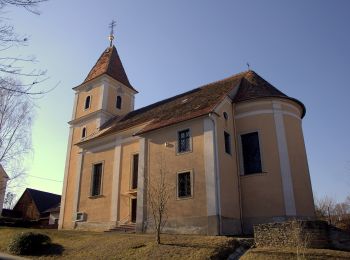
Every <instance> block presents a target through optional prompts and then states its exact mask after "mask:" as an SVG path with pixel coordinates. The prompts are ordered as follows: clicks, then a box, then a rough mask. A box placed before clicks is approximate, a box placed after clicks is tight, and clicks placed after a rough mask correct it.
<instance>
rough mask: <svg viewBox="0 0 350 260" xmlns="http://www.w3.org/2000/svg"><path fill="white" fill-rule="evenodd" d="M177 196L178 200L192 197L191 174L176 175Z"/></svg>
mask: <svg viewBox="0 0 350 260" xmlns="http://www.w3.org/2000/svg"><path fill="white" fill-rule="evenodd" d="M177 196H178V197H179V198H187V197H191V196H192V184H191V172H182V173H178V175H177Z"/></svg>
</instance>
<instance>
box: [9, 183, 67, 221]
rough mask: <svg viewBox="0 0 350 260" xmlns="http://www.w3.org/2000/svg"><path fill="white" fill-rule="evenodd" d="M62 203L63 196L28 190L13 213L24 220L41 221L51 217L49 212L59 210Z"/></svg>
mask: <svg viewBox="0 0 350 260" xmlns="http://www.w3.org/2000/svg"><path fill="white" fill-rule="evenodd" d="M60 202H61V195H58V194H53V193H49V192H45V191H40V190H34V189H30V188H26V190H25V191H24V192H23V194H22V196H21V197H20V199H19V200H18V202H17V204H16V205H15V206H14V208H13V211H15V212H17V213H18V214H19V215H20V217H21V218H23V219H24V220H41V219H43V218H46V217H47V215H49V214H48V210H50V209H52V208H57V206H58V205H59V203H60ZM47 224H48V223H47Z"/></svg>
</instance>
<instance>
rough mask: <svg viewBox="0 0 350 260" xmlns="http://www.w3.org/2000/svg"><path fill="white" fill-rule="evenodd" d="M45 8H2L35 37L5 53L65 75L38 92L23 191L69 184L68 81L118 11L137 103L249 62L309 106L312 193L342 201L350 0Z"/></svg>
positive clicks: (82, 0)
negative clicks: (66, 172) (32, 59)
mask: <svg viewBox="0 0 350 260" xmlns="http://www.w3.org/2000/svg"><path fill="white" fill-rule="evenodd" d="M39 10H40V11H41V15H34V14H32V13H30V12H28V11H26V10H24V9H20V8H8V9H7V10H6V11H7V12H6V13H5V14H4V15H5V16H6V17H7V18H9V23H12V24H13V25H14V27H15V30H16V31H17V32H18V33H19V34H23V35H27V36H29V43H28V46H27V47H20V48H15V49H12V50H8V55H13V54H15V55H18V54H21V55H35V56H36V58H37V60H38V61H39V62H37V63H35V64H29V65H28V66H29V67H28V69H29V70H30V69H31V67H32V66H33V67H34V66H35V68H42V69H47V71H48V72H47V75H48V76H49V77H50V79H49V80H47V81H45V83H43V84H42V86H40V87H43V88H47V89H48V88H51V87H53V86H55V85H56V84H57V83H59V84H58V86H57V87H56V88H55V89H54V90H53V91H51V92H50V93H48V94H46V95H45V96H43V97H42V98H41V99H38V100H36V101H35V102H36V104H37V108H36V116H35V121H34V124H33V130H32V137H33V153H32V154H31V155H30V156H28V157H27V160H26V164H27V170H28V177H27V178H26V180H25V181H24V182H23V183H22V184H21V189H22V190H23V189H24V188H25V187H31V188H34V189H39V190H44V191H48V192H53V193H58V194H60V193H61V192H62V184H63V175H64V166H65V157H66V150H67V143H68V129H69V126H68V124H67V122H68V121H70V119H71V114H72V108H73V97H74V92H73V90H72V88H73V87H75V86H77V85H79V84H80V83H82V82H83V80H84V79H85V77H86V76H87V74H88V72H89V71H90V69H91V68H92V67H93V65H94V64H95V62H96V61H97V59H98V57H99V56H100V54H101V53H102V52H103V51H104V50H105V48H106V47H108V44H109V42H108V37H107V36H108V34H109V29H108V24H109V23H110V22H111V20H112V19H114V20H115V21H116V22H117V25H116V29H115V45H116V47H117V49H118V52H119V55H120V57H121V60H122V62H123V65H124V68H125V70H126V73H127V75H128V77H129V80H130V82H131V84H132V85H133V86H134V87H135V88H136V89H137V90H138V91H139V94H137V96H136V106H135V107H136V108H140V107H143V106H145V105H148V104H151V103H154V102H156V101H159V100H162V99H164V98H167V97H170V96H173V95H176V94H179V93H182V92H185V91H188V90H191V89H193V88H196V87H198V86H201V85H203V84H206V83H210V82H213V81H216V80H220V79H223V78H225V77H228V76H231V75H233V74H236V73H239V72H241V71H245V70H247V65H246V63H247V62H249V64H250V66H251V69H253V70H254V71H256V72H257V73H258V74H259V75H261V76H262V77H263V78H265V79H266V80H267V81H269V82H270V83H271V84H273V85H274V86H275V87H277V88H278V89H279V90H281V91H282V92H284V93H285V94H287V95H289V96H291V97H294V98H297V99H299V100H300V101H302V102H303V103H304V104H305V106H306V116H305V117H304V119H303V130H304V138H305V144H306V150H307V155H308V162H309V168H310V175H311V181H312V187H313V192H314V194H315V195H316V197H323V196H325V195H328V196H331V197H334V198H335V199H336V200H338V201H343V200H344V199H345V197H346V196H347V195H349V194H350V152H349V147H350V137H349V133H350V120H349V119H350V102H349V98H350V86H349V83H348V77H349V75H350V29H349V25H350V15H349V10H350V1H347V0H337V1H322V0H309V1H304V0H298V1H296V0H294V1H285V0H282V1H281V0H264V1H261V0H239V1H238V0H221V1H214V0H211V1H209V0H191V1H188V0H177V1H174V0H173V1H170V0H148V1H143V0H134V1H130V0H118V1H117V0H100V1H86V0H74V1H68V0H50V1H48V2H46V3H43V4H41V5H40V6H39ZM33 176H36V177H33ZM38 177H39V178H38ZM43 178H46V179H51V180H46V179H43ZM22 190H19V191H17V192H18V193H19V194H20V193H21V191H22Z"/></svg>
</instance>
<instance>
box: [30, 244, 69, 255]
mask: <svg viewBox="0 0 350 260" xmlns="http://www.w3.org/2000/svg"><path fill="white" fill-rule="evenodd" d="M63 251H64V247H63V246H62V245H60V244H55V243H51V244H46V245H43V246H42V247H41V248H40V249H37V250H36V252H35V253H29V254H23V255H27V256H59V255H62V253H63Z"/></svg>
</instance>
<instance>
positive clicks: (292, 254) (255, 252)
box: [240, 248, 350, 260]
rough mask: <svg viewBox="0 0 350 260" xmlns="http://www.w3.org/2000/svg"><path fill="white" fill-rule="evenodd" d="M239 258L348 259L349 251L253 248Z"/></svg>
mask: <svg viewBox="0 0 350 260" xmlns="http://www.w3.org/2000/svg"><path fill="white" fill-rule="evenodd" d="M240 259H241V260H270V259H271V260H280V259H286V260H288V259H293V260H294V259H322V260H323V259H350V252H344V251H337V250H329V249H304V250H303V254H300V255H299V256H298V255H297V254H296V249H294V248H289V249H288V248H283V249H281V248H254V249H250V250H248V251H247V252H246V253H245V254H244V255H243V256H242V258H240Z"/></svg>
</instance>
